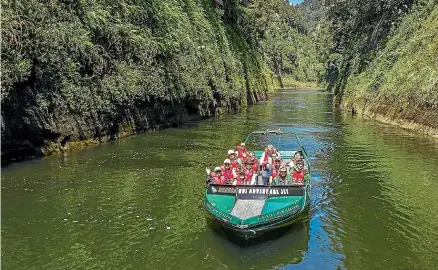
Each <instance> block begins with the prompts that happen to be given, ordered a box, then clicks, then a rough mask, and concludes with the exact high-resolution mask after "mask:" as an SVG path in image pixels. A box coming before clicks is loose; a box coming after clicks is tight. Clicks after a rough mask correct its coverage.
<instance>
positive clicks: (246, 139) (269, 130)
mask: <svg viewBox="0 0 438 270" xmlns="http://www.w3.org/2000/svg"><path fill="white" fill-rule="evenodd" d="M288 133H291V134H293V135H294V136H295V138H296V139H297V141H298V144H299V146H300V148H301V151H302V152H303V154H304V157H305V159H306V161H307V163H308V166H309V167H310V162H309V158H308V154H307V152H306V149H304V146H303V144H302V143H301V140H300V138H299V137H298V135H297V134H296V133H295V132H293V131H288V132H284V131H282V130H281V129H280V128H279V129H267V130H265V131H262V130H257V131H253V132H251V133H249V134H248V136H246V138H245V143H248V141H249V138H250V137H251V135H253V134H263V135H266V134H277V135H279V136H278V148H280V140H281V134H288ZM279 150H280V149H279Z"/></svg>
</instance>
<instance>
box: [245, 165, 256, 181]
mask: <svg viewBox="0 0 438 270" xmlns="http://www.w3.org/2000/svg"><path fill="white" fill-rule="evenodd" d="M253 174H254V171H253V170H252V169H249V170H248V169H246V168H245V181H251V179H252V175H253Z"/></svg>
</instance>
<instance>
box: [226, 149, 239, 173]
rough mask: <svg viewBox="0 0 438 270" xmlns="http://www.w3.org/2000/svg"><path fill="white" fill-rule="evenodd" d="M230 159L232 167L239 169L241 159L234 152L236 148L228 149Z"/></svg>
mask: <svg viewBox="0 0 438 270" xmlns="http://www.w3.org/2000/svg"><path fill="white" fill-rule="evenodd" d="M228 159H229V160H230V163H231V167H233V168H234V169H235V170H238V169H239V161H238V159H237V155H236V153H235V152H234V150H228Z"/></svg>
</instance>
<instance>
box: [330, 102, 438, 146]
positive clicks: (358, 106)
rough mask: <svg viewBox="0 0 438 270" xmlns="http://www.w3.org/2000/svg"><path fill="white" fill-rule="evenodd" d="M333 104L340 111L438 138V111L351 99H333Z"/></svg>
mask: <svg viewBox="0 0 438 270" xmlns="http://www.w3.org/2000/svg"><path fill="white" fill-rule="evenodd" d="M334 104H335V105H336V106H339V107H340V108H341V109H342V110H344V111H348V112H351V114H359V115H363V116H366V117H369V118H371V119H374V120H377V121H379V122H382V123H385V124H390V125H395V126H399V127H401V128H405V129H410V130H414V131H416V132H419V133H422V134H425V135H428V136H431V137H433V138H438V109H436V108H423V107H421V106H413V105H409V106H406V105H405V106H399V105H394V104H391V103H386V104H384V103H377V102H376V103H372V104H370V103H367V102H363V101H357V100H354V99H353V98H349V97H344V98H339V97H335V99H334Z"/></svg>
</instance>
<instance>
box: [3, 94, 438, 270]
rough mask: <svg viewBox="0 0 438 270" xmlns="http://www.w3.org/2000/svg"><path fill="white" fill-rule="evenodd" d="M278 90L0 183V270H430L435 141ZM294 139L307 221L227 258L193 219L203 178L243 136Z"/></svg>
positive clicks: (57, 159)
mask: <svg viewBox="0 0 438 270" xmlns="http://www.w3.org/2000/svg"><path fill="white" fill-rule="evenodd" d="M331 101H332V96H331V95H329V94H326V93H323V92H317V91H279V92H277V93H276V94H275V95H273V97H272V98H271V99H270V100H269V101H266V102H262V103H260V104H257V105H254V106H251V107H250V108H248V109H245V110H244V111H242V112H239V113H237V114H233V115H223V116H221V117H219V118H216V119H207V120H202V121H199V122H194V123H189V124H186V125H185V126H183V127H181V128H171V129H166V130H162V131H159V132H152V133H147V134H140V135H136V136H133V137H130V138H126V139H122V140H118V141H114V142H111V143H107V144H104V145H102V146H98V147H93V148H88V149H85V150H82V151H74V152H69V153H66V154H64V155H62V156H53V157H45V158H43V159H39V160H33V161H28V162H22V163H18V164H13V165H10V166H8V167H5V168H3V169H2V174H1V179H2V182H1V265H2V267H3V268H4V269H272V268H285V269H438V177H437V171H438V140H436V139H432V138H430V137H424V136H422V135H419V134H417V133H415V132H411V131H406V130H403V129H401V128H398V127H393V126H388V125H384V124H380V123H378V122H375V121H372V120H368V119H364V118H362V117H352V116H350V115H345V114H342V113H340V112H338V111H337V110H336V109H335V108H333V107H332V105H331ZM278 127H280V128H282V129H284V130H291V131H295V132H297V133H298V134H299V135H300V137H301V139H302V142H303V144H304V146H305V147H306V149H307V152H308V154H309V155H310V161H311V163H312V174H313V175H312V176H313V187H312V196H311V206H310V211H309V213H310V214H309V217H308V219H307V220H304V221H300V222H299V223H297V224H294V225H293V226H292V227H291V229H290V230H289V231H287V232H286V233H285V234H284V235H283V236H281V237H279V238H272V239H267V240H266V241H263V242H259V243H253V244H251V245H246V246H245V245H237V244H235V243H234V242H232V241H229V239H227V235H225V234H222V233H220V232H217V231H213V230H212V229H211V227H210V226H209V225H208V223H207V220H206V218H205V212H204V210H203V208H202V202H203V192H204V189H205V186H204V173H205V172H204V169H205V167H206V166H210V167H213V166H215V165H218V164H219V163H220V162H221V161H223V159H224V157H225V155H226V152H227V150H228V149H229V148H231V147H234V146H235V145H237V143H239V142H240V141H241V140H242V139H243V138H244V137H245V135H246V134H248V133H249V132H251V131H253V130H258V129H263V130H264V129H267V128H278Z"/></svg>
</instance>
